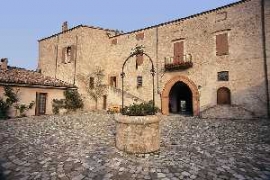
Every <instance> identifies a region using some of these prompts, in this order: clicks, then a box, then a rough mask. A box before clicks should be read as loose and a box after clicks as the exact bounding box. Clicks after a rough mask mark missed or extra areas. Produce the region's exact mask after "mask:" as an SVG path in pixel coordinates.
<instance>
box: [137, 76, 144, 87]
mask: <svg viewBox="0 0 270 180" xmlns="http://www.w3.org/2000/svg"><path fill="white" fill-rule="evenodd" d="M142 83H143V80H142V76H137V88H139V87H142Z"/></svg>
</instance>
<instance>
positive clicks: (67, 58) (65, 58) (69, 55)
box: [62, 45, 76, 64]
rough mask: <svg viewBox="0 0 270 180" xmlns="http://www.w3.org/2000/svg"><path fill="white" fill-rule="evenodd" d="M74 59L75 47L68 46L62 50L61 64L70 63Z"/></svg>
mask: <svg viewBox="0 0 270 180" xmlns="http://www.w3.org/2000/svg"><path fill="white" fill-rule="evenodd" d="M75 59H76V46H74V45H72V46H68V47H65V48H63V49H62V63H64V64H66V63H71V62H72V61H75Z"/></svg>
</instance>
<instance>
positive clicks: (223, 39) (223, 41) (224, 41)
mask: <svg viewBox="0 0 270 180" xmlns="http://www.w3.org/2000/svg"><path fill="white" fill-rule="evenodd" d="M216 54H217V56H222V55H227V54H229V44H228V34H227V33H224V34H218V35H216Z"/></svg>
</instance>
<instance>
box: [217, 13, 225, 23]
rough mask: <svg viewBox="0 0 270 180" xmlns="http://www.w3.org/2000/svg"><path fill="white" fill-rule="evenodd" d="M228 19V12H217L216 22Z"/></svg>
mask: <svg viewBox="0 0 270 180" xmlns="http://www.w3.org/2000/svg"><path fill="white" fill-rule="evenodd" d="M226 19H227V12H225V11H224V12H218V13H217V14H216V22H220V21H224V20H226Z"/></svg>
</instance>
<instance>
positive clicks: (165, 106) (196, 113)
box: [161, 76, 200, 116]
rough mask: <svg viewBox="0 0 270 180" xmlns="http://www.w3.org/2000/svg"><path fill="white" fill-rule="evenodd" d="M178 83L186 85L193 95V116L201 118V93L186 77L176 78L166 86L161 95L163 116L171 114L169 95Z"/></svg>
mask: <svg viewBox="0 0 270 180" xmlns="http://www.w3.org/2000/svg"><path fill="white" fill-rule="evenodd" d="M177 82H183V83H184V84H186V85H187V86H188V87H189V88H190V90H191V93H192V106H193V107H192V108H193V115H194V116H199V113H200V110H199V99H200V98H199V91H198V89H197V86H196V85H195V83H194V82H193V81H191V80H190V79H188V78H187V77H185V76H175V77H173V78H172V79H170V80H169V81H168V82H167V83H166V84H165V86H164V89H163V91H162V94H161V111H162V114H164V115H168V114H169V93H170V91H171V89H172V87H173V86H174V85H175V84H176V83H177Z"/></svg>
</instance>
